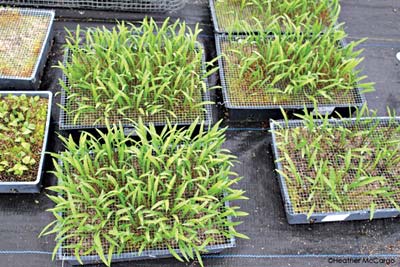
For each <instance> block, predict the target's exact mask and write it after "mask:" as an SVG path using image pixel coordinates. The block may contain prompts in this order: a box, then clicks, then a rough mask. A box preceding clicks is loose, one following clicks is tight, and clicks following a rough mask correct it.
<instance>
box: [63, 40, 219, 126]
mask: <svg viewBox="0 0 400 267" xmlns="http://www.w3.org/2000/svg"><path fill="white" fill-rule="evenodd" d="M199 46H200V47H199V48H198V49H199V50H200V49H201V50H203V51H204V49H203V47H202V46H201V45H200V44H199ZM67 60H70V53H69V52H68V51H66V52H65V56H64V62H67ZM199 67H200V71H201V73H203V74H205V71H206V66H205V54H204V53H203V54H202V65H201V66H199ZM63 81H64V83H65V84H66V85H67V86H70V85H69V82H68V80H67V77H66V76H65V75H64V74H63ZM203 82H204V83H205V85H206V86H205V87H206V92H201V91H200V90H199V92H198V95H195V96H194V98H195V99H198V100H199V102H201V101H211V97H210V91H209V84H208V79H207V78H204V79H203ZM78 90H79V89H78ZM61 107H62V108H61V109H60V124H59V125H60V129H61V130H73V129H91V128H106V125H105V120H106V118H105V117H104V118H102V119H101V120H100V121H98V122H96V120H97V119H98V114H99V112H98V111H97V112H87V113H85V116H84V118H81V119H79V120H78V121H77V122H74V118H73V116H70V115H69V114H68V113H67V112H66V110H75V109H76V108H78V106H77V104H76V103H74V102H72V101H68V95H67V93H66V92H65V90H63V89H61ZM65 109H66V110H65ZM171 111H172V112H174V114H175V115H176V116H177V117H176V118H175V117H173V116H171V115H170V114H169V113H168V112H164V111H162V112H158V113H156V114H154V115H149V116H146V117H143V116H140V114H139V113H138V111H137V110H135V109H133V108H132V109H130V110H127V111H125V116H123V115H120V114H118V113H117V112H116V110H114V111H111V113H110V114H109V115H108V117H107V119H108V121H109V123H110V124H118V123H119V122H121V123H122V125H123V126H124V127H128V128H129V127H132V126H133V124H132V122H131V121H132V120H133V121H135V120H137V119H138V118H139V117H142V119H143V121H144V122H145V123H152V124H154V125H156V126H163V125H165V124H166V121H167V119H169V120H170V122H171V123H172V124H178V125H181V126H185V125H190V124H192V123H193V121H195V120H196V119H197V118H200V121H204V122H205V124H211V123H212V121H213V119H212V118H213V117H212V105H211V104H206V105H204V106H203V107H202V108H200V109H197V110H195V111H193V112H186V111H184V110H183V109H182V107H177V108H176V109H175V110H171ZM93 122H96V123H93Z"/></svg>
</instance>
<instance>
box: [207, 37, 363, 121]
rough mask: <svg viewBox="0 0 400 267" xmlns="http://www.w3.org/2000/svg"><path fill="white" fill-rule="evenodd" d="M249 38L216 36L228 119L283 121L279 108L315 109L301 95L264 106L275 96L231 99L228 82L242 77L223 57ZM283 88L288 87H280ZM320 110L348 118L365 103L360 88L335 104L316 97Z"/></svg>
mask: <svg viewBox="0 0 400 267" xmlns="http://www.w3.org/2000/svg"><path fill="white" fill-rule="evenodd" d="M245 37H246V35H235V36H229V35H225V34H216V35H215V42H216V48H217V55H218V56H219V58H218V65H219V74H220V80H221V86H222V95H223V98H224V103H225V107H226V108H227V109H228V111H229V118H230V120H233V121H240V120H251V121H260V120H268V119H282V115H281V111H280V107H282V108H283V109H285V111H286V112H287V113H288V114H289V115H290V114H293V113H301V112H302V111H303V109H304V107H306V108H307V109H309V110H313V109H314V104H313V103H312V102H311V101H310V100H309V99H307V97H306V96H305V95H304V96H298V97H296V98H292V99H291V100H290V102H287V103H275V104H274V103H273V102H272V100H271V101H269V103H266V102H265V103H262V102H260V99H262V98H265V97H269V98H270V99H272V96H273V94H271V93H265V92H257V97H253V99H251V100H250V101H249V100H248V99H247V98H246V97H244V96H232V95H231V94H230V85H229V82H228V80H229V79H230V78H232V77H239V71H238V70H237V69H234V68H230V70H229V69H228V63H227V62H226V60H225V58H224V56H223V55H224V54H226V47H225V46H226V44H229V43H230V42H231V40H234V41H237V40H242V39H243V38H245ZM340 45H341V46H346V42H345V41H343V42H342V43H341V44H340ZM280 86H281V87H282V88H284V87H285V84H281V85H280ZM317 100H318V102H319V103H318V109H319V112H322V113H330V114H332V113H334V111H335V112H338V113H340V114H342V116H348V115H349V113H351V112H353V111H354V109H355V108H359V107H361V106H362V105H363V103H364V102H365V98H364V96H363V95H362V94H361V93H360V90H359V88H357V85H355V88H354V89H353V90H351V92H349V94H347V95H344V94H340V95H339V94H338V95H337V97H335V98H334V102H333V103H332V102H331V103H330V102H327V100H326V99H325V98H323V97H317Z"/></svg>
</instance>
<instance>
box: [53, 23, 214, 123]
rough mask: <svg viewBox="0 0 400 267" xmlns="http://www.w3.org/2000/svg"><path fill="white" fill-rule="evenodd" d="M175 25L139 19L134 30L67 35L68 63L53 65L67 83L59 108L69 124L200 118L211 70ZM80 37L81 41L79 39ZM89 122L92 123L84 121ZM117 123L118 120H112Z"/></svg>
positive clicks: (122, 27)
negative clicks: (204, 67)
mask: <svg viewBox="0 0 400 267" xmlns="http://www.w3.org/2000/svg"><path fill="white" fill-rule="evenodd" d="M199 33H200V30H199V28H198V26H196V28H195V29H194V31H192V30H191V29H190V28H189V27H186V24H185V23H180V22H179V21H177V22H175V23H173V24H169V20H166V21H165V22H164V23H163V24H162V25H161V26H158V25H157V24H156V22H155V21H154V20H153V19H150V20H148V19H145V20H144V21H143V23H142V24H141V25H140V26H134V25H133V24H126V23H120V24H118V26H116V27H114V28H113V29H112V30H109V29H106V28H105V27H103V28H101V29H100V28H91V29H88V30H87V31H86V32H84V33H83V32H81V30H80V28H79V27H78V28H77V31H76V33H75V34H72V33H70V32H69V35H68V38H67V45H66V48H67V49H68V51H69V52H70V60H69V62H67V63H65V65H64V64H62V63H60V64H59V68H61V69H62V70H63V72H64V74H65V75H66V78H67V81H68V83H69V84H64V83H63V82H61V84H62V87H63V89H64V90H65V92H66V94H67V96H68V98H67V105H66V106H65V107H63V108H64V110H65V111H66V113H67V115H68V116H69V117H70V118H71V119H70V120H71V121H73V123H74V124H82V123H83V124H85V125H87V124H89V125H98V124H102V123H103V124H104V123H105V121H106V119H107V120H109V121H110V122H113V123H118V121H120V120H122V119H126V118H130V119H134V120H137V119H138V118H139V117H142V118H143V120H144V121H149V120H151V117H154V116H157V115H159V116H160V117H159V118H158V121H157V122H160V121H161V122H163V121H164V120H165V118H166V117H169V118H170V119H177V118H181V120H182V118H183V119H186V120H188V121H189V122H190V121H193V120H194V118H196V117H197V116H204V110H205V109H204V106H205V104H209V103H210V102H206V101H203V98H202V94H204V93H205V91H206V90H207V88H206V83H205V82H204V79H205V78H206V77H208V76H209V75H210V74H212V73H213V72H215V71H216V69H211V70H210V71H209V72H205V70H203V69H202V64H203V62H202V59H203V49H202V48H201V45H200V44H199V43H198V42H197V41H196V40H197V37H198V34H199ZM81 34H83V35H84V38H81ZM90 118H92V119H90ZM115 118H119V119H115Z"/></svg>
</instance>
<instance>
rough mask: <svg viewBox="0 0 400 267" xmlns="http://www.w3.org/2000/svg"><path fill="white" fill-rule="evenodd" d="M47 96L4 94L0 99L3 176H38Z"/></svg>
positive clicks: (0, 172) (3, 178)
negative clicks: (44, 97) (43, 97)
mask: <svg viewBox="0 0 400 267" xmlns="http://www.w3.org/2000/svg"><path fill="white" fill-rule="evenodd" d="M47 107H48V106H47V100H46V99H41V98H39V97H38V96H35V97H28V96H26V95H21V96H15V95H11V94H10V95H8V96H4V97H2V98H1V100H0V140H1V142H0V151H1V156H0V180H1V181H31V180H32V179H33V180H34V179H36V175H37V167H38V163H39V159H40V153H41V150H42V144H43V137H44V129H45V126H46V115H47Z"/></svg>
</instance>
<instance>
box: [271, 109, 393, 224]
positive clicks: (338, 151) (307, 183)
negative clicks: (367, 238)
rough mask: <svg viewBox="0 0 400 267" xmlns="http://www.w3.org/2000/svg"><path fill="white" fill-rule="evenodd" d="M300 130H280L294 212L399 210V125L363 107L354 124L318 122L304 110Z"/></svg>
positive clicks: (283, 126)
mask: <svg viewBox="0 0 400 267" xmlns="http://www.w3.org/2000/svg"><path fill="white" fill-rule="evenodd" d="M304 112H305V115H298V117H299V118H301V119H302V121H299V122H298V124H297V125H296V126H294V125H290V122H288V121H287V120H286V122H285V123H284V124H278V125H277V126H279V127H278V128H277V129H275V131H274V132H275V134H276V136H277V147H278V153H279V161H280V162H281V164H282V169H280V170H277V171H278V172H279V173H280V174H281V175H282V176H283V177H284V179H285V182H286V186H287V189H288V192H289V197H290V201H291V204H292V206H293V212H294V213H296V214H298V213H303V214H304V213H307V214H308V216H311V215H312V214H313V213H327V212H340V211H364V210H370V216H371V219H372V218H373V215H374V212H375V211H376V210H378V209H394V208H396V209H400V206H399V203H400V183H399V181H400V180H399V179H400V120H399V118H396V117H395V116H394V115H391V116H390V117H389V118H387V119H385V120H383V119H380V118H377V117H376V115H375V113H372V114H371V112H369V111H368V109H367V107H366V106H364V107H363V108H362V109H361V110H357V112H356V116H355V117H354V118H353V119H341V120H330V119H328V116H322V115H321V114H318V117H319V118H318V120H316V119H315V118H313V115H312V114H310V113H308V112H307V109H305V111H304Z"/></svg>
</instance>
